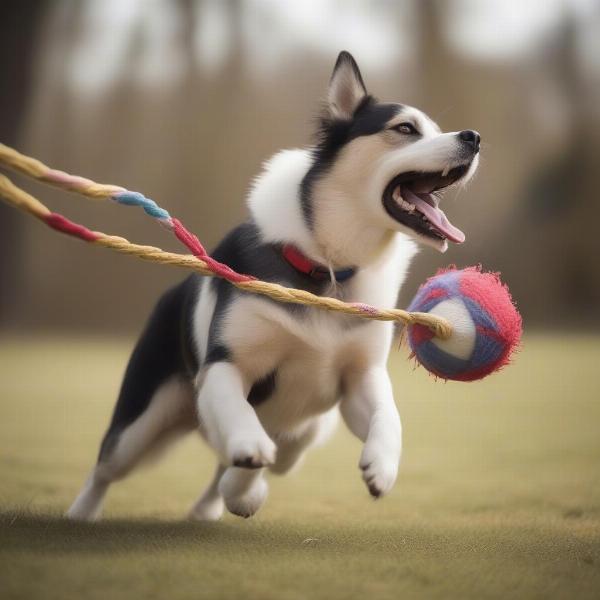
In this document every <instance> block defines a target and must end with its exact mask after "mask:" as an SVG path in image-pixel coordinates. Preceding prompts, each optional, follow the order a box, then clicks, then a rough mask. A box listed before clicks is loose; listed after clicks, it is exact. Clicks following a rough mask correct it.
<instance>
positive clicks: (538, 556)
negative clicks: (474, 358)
mask: <svg viewBox="0 0 600 600" xmlns="http://www.w3.org/2000/svg"><path fill="white" fill-rule="evenodd" d="M128 345H129V344H128V343H119V342H114V341H109V340H89V339H85V340H58V339H50V338H48V339H42V340H15V339H13V340H4V341H2V342H1V343H0V482H1V483H0V598H1V599H2V600H4V599H7V598H43V599H44V600H53V599H55V598H56V599H57V600H58V599H60V600H65V599H69V598H73V597H81V598H85V599H86V600H87V599H95V598H102V599H103V600H105V599H108V598H110V599H111V600H113V599H116V600H119V599H121V598H140V597H145V598H157V599H158V598H160V599H163V598H168V599H169V600H177V599H179V598H195V599H201V598H210V599H217V598H228V599H237V598H245V599H250V598H257V599H271V598H272V599H277V600H288V599H290V600H291V599H300V598H310V599H321V598H322V599H327V600H335V599H337V598H354V597H356V598H364V597H365V596H366V597H367V598H370V599H375V598H377V599H379V598H382V599H383V598H394V599H397V598H402V599H403V600H404V599H406V598H428V599H429V598H444V599H448V598H478V599H479V598H528V599H529V598H540V599H542V598H544V599H547V598H565V599H567V598H568V599H571V598H598V597H599V596H600V384H599V381H600V380H599V379H598V373H597V372H596V369H598V366H599V365H600V339H598V338H593V337H589V338H577V337H565V338H558V337H555V338H552V337H542V336H539V337H530V338H528V339H526V340H525V346H524V350H523V351H522V352H521V354H520V355H519V357H518V359H517V361H516V363H515V365H513V366H511V367H510V368H508V369H507V370H506V371H505V372H503V373H501V374H498V375H496V376H494V377H492V378H490V379H488V380H485V381H483V382H480V383H476V384H453V383H447V384H444V383H441V382H435V381H434V380H433V379H432V378H429V377H427V375H426V374H425V372H424V371H423V370H422V369H418V370H417V371H415V372H412V365H411V364H410V363H409V362H407V361H406V360H405V356H406V353H405V352H404V351H401V352H399V353H396V354H395V355H394V357H393V358H392V363H391V370H392V373H393V379H394V388H395V390H396V397H397V401H398V405H399V407H400V412H401V415H402V417H403V424H404V434H405V444H404V460H403V465H402V469H401V474H400V477H399V480H398V483H397V484H396V487H395V489H394V491H393V492H392V493H391V494H390V495H389V496H388V497H386V498H384V499H382V500H379V501H372V500H371V499H370V498H369V497H368V494H367V492H366V490H365V489H364V487H363V484H362V482H361V480H360V477H359V471H358V468H357V462H358V457H359V452H360V445H359V443H358V442H357V441H355V440H354V439H352V438H351V437H350V435H349V434H348V433H346V431H344V430H343V427H341V428H340V431H339V433H338V434H337V435H336V437H335V438H334V439H333V440H332V441H331V442H330V443H329V444H328V445H327V446H325V447H323V448H320V449H317V450H315V451H313V452H312V453H311V454H310V455H309V457H308V458H307V460H306V463H305V464H304V466H303V467H302V469H301V470H300V471H298V472H297V473H294V474H292V475H289V476H287V477H285V478H274V477H273V478H271V494H270V497H269V499H268V501H267V504H266V505H265V506H264V508H263V509H262V511H261V512H260V513H259V514H258V515H257V516H256V517H255V518H254V519H250V520H242V519H238V518H236V517H232V516H227V517H225V518H224V520H223V521H222V522H220V523H213V524H194V523H187V522H184V521H181V520H180V519H181V517H182V516H183V515H184V514H185V513H186V511H187V509H188V508H189V506H190V505H191V503H192V501H193V500H194V499H195V497H196V496H197V495H198V494H199V493H200V491H201V489H202V487H203V485H204V484H205V483H206V481H207V479H208V477H209V474H210V471H211V470H212V464H213V460H212V458H211V456H210V453H209V452H208V451H207V450H206V448H204V447H203V445H202V444H201V443H200V441H199V440H198V439H196V438H195V437H194V436H191V437H189V438H187V439H186V440H185V441H183V442H182V443H181V444H180V445H178V446H176V448H174V449H173V450H172V451H171V452H170V453H169V454H168V455H167V456H166V457H164V460H162V461H161V462H160V463H159V464H157V465H154V466H152V468H146V469H143V470H141V471H139V472H136V473H135V474H133V475H132V476H131V477H130V478H129V479H127V480H126V481H124V482H121V483H119V484H117V485H115V487H114V488H113V489H112V490H111V492H110V494H109V499H108V502H107V507H106V519H105V520H104V521H102V522H100V523H97V524H93V525H82V524H74V523H70V522H67V521H65V520H64V519H62V518H61V516H60V515H61V513H62V512H63V511H64V510H65V508H67V506H68V505H69V503H70V502H71V500H72V499H73V497H74V496H75V494H76V492H77V490H78V487H79V486H80V485H81V483H82V482H83V480H84V477H85V475H86V473H87V471H88V469H89V468H90V466H91V464H92V462H93V460H94V457H95V454H96V451H97V447H98V442H99V440H100V437H101V435H102V433H103V430H104V427H105V425H106V423H107V420H108V417H109V414H110V411H111V409H112V405H113V401H114V397H115V394H116V392H117V388H118V385H119V383H120V376H121V373H122V371H123V367H124V364H125V360H126V358H127V352H128Z"/></svg>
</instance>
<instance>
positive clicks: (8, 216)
mask: <svg viewBox="0 0 600 600" xmlns="http://www.w3.org/2000/svg"><path fill="white" fill-rule="evenodd" d="M45 12H46V1H45V0H13V1H8V2H3V3H2V35H0V81H2V82H4V83H3V86H2V93H1V94H0V115H2V118H1V119H0V141H1V142H2V143H4V144H7V145H9V146H14V145H18V141H19V133H20V130H21V124H22V119H23V116H24V115H25V111H26V108H27V107H26V99H27V98H29V92H30V89H31V83H32V66H33V59H34V57H35V52H36V49H37V45H36V40H37V37H38V32H39V25H40V23H41V22H42V18H43V15H44V14H45ZM8 82H10V83H8ZM20 219H21V217H20V216H19V215H17V214H16V213H15V211H14V209H13V208H9V207H8V206H6V205H5V204H4V203H2V202H0V285H1V286H2V288H1V292H0V322H2V320H3V317H4V314H5V310H6V308H7V307H8V306H10V305H11V303H12V301H13V300H14V298H13V293H14V292H13V290H14V289H15V288H16V286H15V285H14V283H15V280H16V279H18V278H19V269H18V266H19V263H18V261H17V260H15V259H16V257H17V256H18V255H19V246H20V243H21V241H20V237H19V229H20ZM9 282H13V284H9Z"/></svg>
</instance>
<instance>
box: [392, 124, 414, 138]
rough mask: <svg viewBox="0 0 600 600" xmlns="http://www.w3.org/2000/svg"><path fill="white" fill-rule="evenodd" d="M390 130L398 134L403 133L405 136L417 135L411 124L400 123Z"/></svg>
mask: <svg viewBox="0 0 600 600" xmlns="http://www.w3.org/2000/svg"><path fill="white" fill-rule="evenodd" d="M392 129H394V130H395V131H397V132H398V133H403V134H405V135H416V134H417V133H419V132H418V131H417V130H416V128H415V126H414V125H413V124H412V123H408V122H407V123H400V124H399V125H395V126H394V127H392Z"/></svg>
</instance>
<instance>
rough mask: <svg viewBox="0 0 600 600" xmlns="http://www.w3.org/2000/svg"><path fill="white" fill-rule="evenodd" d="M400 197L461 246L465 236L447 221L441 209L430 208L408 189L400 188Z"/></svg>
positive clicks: (427, 203)
mask: <svg viewBox="0 0 600 600" xmlns="http://www.w3.org/2000/svg"><path fill="white" fill-rule="evenodd" d="M402 197H403V198H404V200H405V201H406V202H410V203H411V204H414V205H415V207H416V209H417V210H418V211H419V212H420V213H421V214H423V215H425V216H426V217H427V219H428V220H429V222H430V223H431V224H432V225H433V226H434V227H435V228H436V229H437V230H438V231H439V232H440V233H441V234H442V235H444V236H446V237H447V238H448V239H449V240H450V241H451V242H455V243H456V244H462V243H463V242H464V241H465V234H464V233H463V232H462V231H461V230H460V229H459V228H458V227H454V225H452V223H450V221H449V220H448V217H447V216H446V215H445V214H444V211H442V210H441V209H439V208H437V207H435V206H431V204H429V202H427V201H426V200H423V199H421V198H420V197H419V196H417V194H415V193H414V192H411V191H410V190H409V189H408V188H405V187H404V186H403V187H402Z"/></svg>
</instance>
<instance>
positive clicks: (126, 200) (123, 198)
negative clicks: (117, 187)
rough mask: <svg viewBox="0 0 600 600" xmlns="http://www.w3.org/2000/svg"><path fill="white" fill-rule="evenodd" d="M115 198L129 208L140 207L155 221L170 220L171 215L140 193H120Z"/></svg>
mask: <svg viewBox="0 0 600 600" xmlns="http://www.w3.org/2000/svg"><path fill="white" fill-rule="evenodd" d="M113 198H114V199H115V200H116V201H117V202H118V203H119V204H125V205H127V206H140V207H141V208H142V209H143V210H144V212H145V213H146V214H148V215H150V216H151V217H154V218H155V219H170V218H171V215H169V213H168V212H167V211H166V210H165V209H164V208H161V207H160V206H159V205H158V204H156V202H154V200H150V198H146V196H144V194H140V193H139V192H129V191H127V192H119V193H118V194H115V195H114V196H113Z"/></svg>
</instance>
